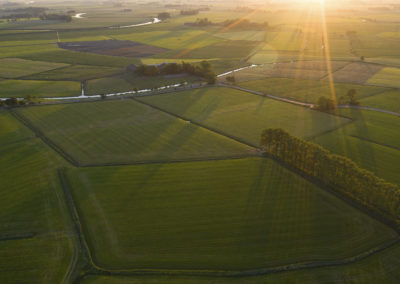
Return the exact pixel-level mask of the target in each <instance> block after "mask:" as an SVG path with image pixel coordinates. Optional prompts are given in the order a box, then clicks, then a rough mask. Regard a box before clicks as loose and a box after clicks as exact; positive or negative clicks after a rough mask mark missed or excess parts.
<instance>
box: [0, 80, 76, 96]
mask: <svg viewBox="0 0 400 284" xmlns="http://www.w3.org/2000/svg"><path fill="white" fill-rule="evenodd" d="M80 94H81V84H80V83H78V82H67V81H38V80H5V81H0V97H6V98H9V97H15V98H24V97H27V96H35V97H40V98H41V97H44V98H46V97H72V96H79V95H80Z"/></svg>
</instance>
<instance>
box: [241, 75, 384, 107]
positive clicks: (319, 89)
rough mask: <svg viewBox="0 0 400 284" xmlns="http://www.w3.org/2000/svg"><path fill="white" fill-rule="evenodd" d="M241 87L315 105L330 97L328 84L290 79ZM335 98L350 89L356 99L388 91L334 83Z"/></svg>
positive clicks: (266, 81) (273, 80)
mask: <svg viewBox="0 0 400 284" xmlns="http://www.w3.org/2000/svg"><path fill="white" fill-rule="evenodd" d="M238 85H239V86H241V87H244V88H247V89H250V90H254V91H259V92H263V93H265V94H269V95H275V96H282V97H285V98H288V99H293V100H297V101H301V102H307V103H316V102H317V101H318V98H320V97H321V96H325V97H332V89H331V86H330V84H329V83H328V82H325V81H313V80H302V79H290V78H266V79H259V80H251V81H245V82H240V83H239V84H238ZM333 88H334V92H335V97H336V99H337V100H338V99H339V98H340V97H342V96H343V97H344V96H346V94H347V92H348V91H349V90H351V89H353V90H355V91H356V96H357V98H360V99H361V98H366V97H369V96H373V95H375V94H379V93H382V92H384V91H387V90H388V89H386V88H384V87H376V86H363V85H355V84H343V83H335V84H334V85H333Z"/></svg>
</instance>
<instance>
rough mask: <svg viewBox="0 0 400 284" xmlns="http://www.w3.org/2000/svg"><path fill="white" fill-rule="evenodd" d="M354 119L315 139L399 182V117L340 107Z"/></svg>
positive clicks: (371, 169) (381, 175)
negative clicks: (397, 165)
mask: <svg viewBox="0 0 400 284" xmlns="http://www.w3.org/2000/svg"><path fill="white" fill-rule="evenodd" d="M340 114H341V115H345V116H347V117H351V118H352V119H353V120H354V122H353V123H350V124H348V125H346V126H345V127H342V128H340V129H338V130H336V131H334V132H330V133H327V134H324V135H321V136H318V137H315V138H314V139H313V141H314V142H317V143H318V144H321V145H322V146H324V147H325V148H327V149H329V150H331V151H332V152H335V153H337V154H340V155H344V156H347V157H349V158H351V159H352V160H353V161H355V162H356V163H358V164H359V165H360V166H361V167H363V168H365V169H368V170H370V171H372V172H375V173H376V174H377V175H378V176H380V177H382V178H384V179H386V180H388V181H390V182H394V183H400V176H399V174H398V172H399V171H398V167H393V165H396V164H398V162H397V161H399V159H400V143H399V141H400V139H399V135H400V133H399V131H398V129H399V127H400V125H399V123H400V120H399V119H398V118H396V117H393V116H392V115H388V114H382V113H376V112H371V111H362V110H341V111H340Z"/></svg>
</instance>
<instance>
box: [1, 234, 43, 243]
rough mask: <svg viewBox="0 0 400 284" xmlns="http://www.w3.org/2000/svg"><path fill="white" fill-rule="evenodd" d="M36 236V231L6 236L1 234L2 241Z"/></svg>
mask: <svg viewBox="0 0 400 284" xmlns="http://www.w3.org/2000/svg"><path fill="white" fill-rule="evenodd" d="M35 236H36V233H26V234H18V235H5V236H0V242H4V241H17V240H25V239H33V238H34V237H35Z"/></svg>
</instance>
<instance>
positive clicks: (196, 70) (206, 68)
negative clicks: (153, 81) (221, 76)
mask: <svg viewBox="0 0 400 284" xmlns="http://www.w3.org/2000/svg"><path fill="white" fill-rule="evenodd" d="M136 73H137V74H139V75H142V76H156V75H159V74H162V75H173V74H182V73H186V74H189V75H194V76H199V77H203V78H204V79H205V80H206V81H207V82H208V83H209V84H214V83H215V82H216V80H217V79H216V74H215V72H214V71H213V69H212V66H211V64H210V63H209V62H208V61H202V62H201V63H200V64H196V65H195V64H190V63H186V62H182V63H181V64H178V63H166V64H160V65H146V64H142V65H140V66H138V67H137V69H136Z"/></svg>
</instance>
